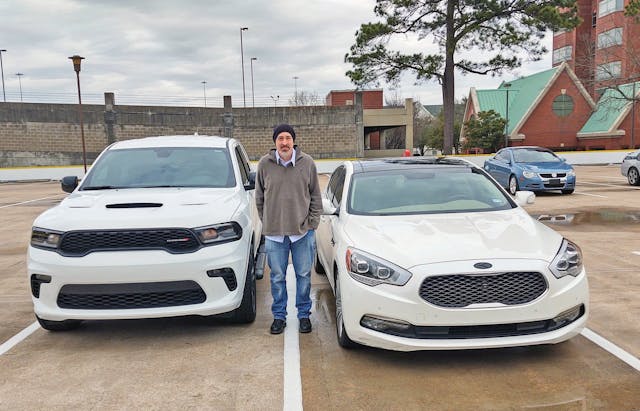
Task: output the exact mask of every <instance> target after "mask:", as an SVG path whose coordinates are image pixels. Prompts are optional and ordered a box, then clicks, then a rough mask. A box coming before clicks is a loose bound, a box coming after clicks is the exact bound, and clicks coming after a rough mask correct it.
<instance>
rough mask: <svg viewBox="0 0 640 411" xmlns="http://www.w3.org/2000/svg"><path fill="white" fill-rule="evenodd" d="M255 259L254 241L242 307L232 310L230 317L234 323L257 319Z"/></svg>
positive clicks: (250, 321)
mask: <svg viewBox="0 0 640 411" xmlns="http://www.w3.org/2000/svg"><path fill="white" fill-rule="evenodd" d="M254 267H255V265H254V261H253V243H252V245H251V250H250V251H249V258H248V263H247V275H246V277H245V280H244V290H243V292H242V302H241V303H240V307H238V308H236V309H235V310H233V311H232V312H231V315H230V319H231V321H232V322H234V323H240V324H248V323H252V322H253V321H254V320H255V319H256V274H255V270H254Z"/></svg>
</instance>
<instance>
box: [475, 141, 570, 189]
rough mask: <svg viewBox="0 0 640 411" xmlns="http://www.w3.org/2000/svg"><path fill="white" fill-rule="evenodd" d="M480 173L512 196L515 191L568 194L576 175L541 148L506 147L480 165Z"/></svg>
mask: <svg viewBox="0 0 640 411" xmlns="http://www.w3.org/2000/svg"><path fill="white" fill-rule="evenodd" d="M484 169H485V170H486V171H487V172H488V173H489V174H491V176H492V177H493V178H495V179H496V181H497V182H498V183H500V185H501V186H502V187H505V188H506V189H508V190H509V193H511V194H512V195H513V194H515V193H516V191H518V190H530V191H534V192H537V191H554V190H560V191H561V192H562V194H571V193H573V191H574V190H575V187H576V173H575V171H574V170H573V167H572V166H571V164H568V163H567V162H566V161H565V159H563V158H560V157H558V156H556V155H555V154H554V153H553V151H551V150H549V149H546V148H543V147H529V146H523V147H506V148H503V149H501V150H499V151H498V152H497V153H496V154H495V155H494V156H493V157H491V158H488V159H487V160H485V162H484Z"/></svg>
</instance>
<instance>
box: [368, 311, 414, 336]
mask: <svg viewBox="0 0 640 411" xmlns="http://www.w3.org/2000/svg"><path fill="white" fill-rule="evenodd" d="M360 325H361V326H363V327H364V328H369V329H370V330H374V331H380V332H383V333H391V334H394V333H406V332H407V331H408V330H410V329H411V327H413V326H412V325H411V324H409V323H408V322H405V321H400V320H389V319H382V318H377V317H372V316H370V315H365V316H364V317H362V319H361V320H360Z"/></svg>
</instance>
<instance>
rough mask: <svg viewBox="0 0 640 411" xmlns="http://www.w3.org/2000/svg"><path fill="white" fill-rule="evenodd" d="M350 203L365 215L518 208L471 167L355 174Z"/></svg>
mask: <svg viewBox="0 0 640 411" xmlns="http://www.w3.org/2000/svg"><path fill="white" fill-rule="evenodd" d="M347 204H348V209H349V212H350V213H351V214H361V215H398V214H426V213H457V212H469V211H495V210H506V209H510V208H512V207H514V205H513V203H512V202H511V201H510V200H509V199H508V198H507V196H505V195H504V194H503V193H502V191H500V189H499V188H498V187H497V186H496V185H495V184H494V183H493V182H492V181H491V180H490V179H489V178H487V177H486V176H485V175H484V174H482V173H480V172H478V171H475V170H472V169H470V168H446V169H440V170H436V169H415V168H413V169H404V170H399V169H396V170H387V171H375V172H368V173H359V174H354V176H353V178H352V180H351V187H350V191H349V200H348V203H347Z"/></svg>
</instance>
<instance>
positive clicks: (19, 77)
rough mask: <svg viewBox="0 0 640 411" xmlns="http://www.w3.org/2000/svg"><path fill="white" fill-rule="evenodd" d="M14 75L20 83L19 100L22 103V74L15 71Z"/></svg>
mask: <svg viewBox="0 0 640 411" xmlns="http://www.w3.org/2000/svg"><path fill="white" fill-rule="evenodd" d="M16 76H18V84H19V85H20V102H21V103H22V80H21V77H22V76H24V74H22V73H16Z"/></svg>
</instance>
